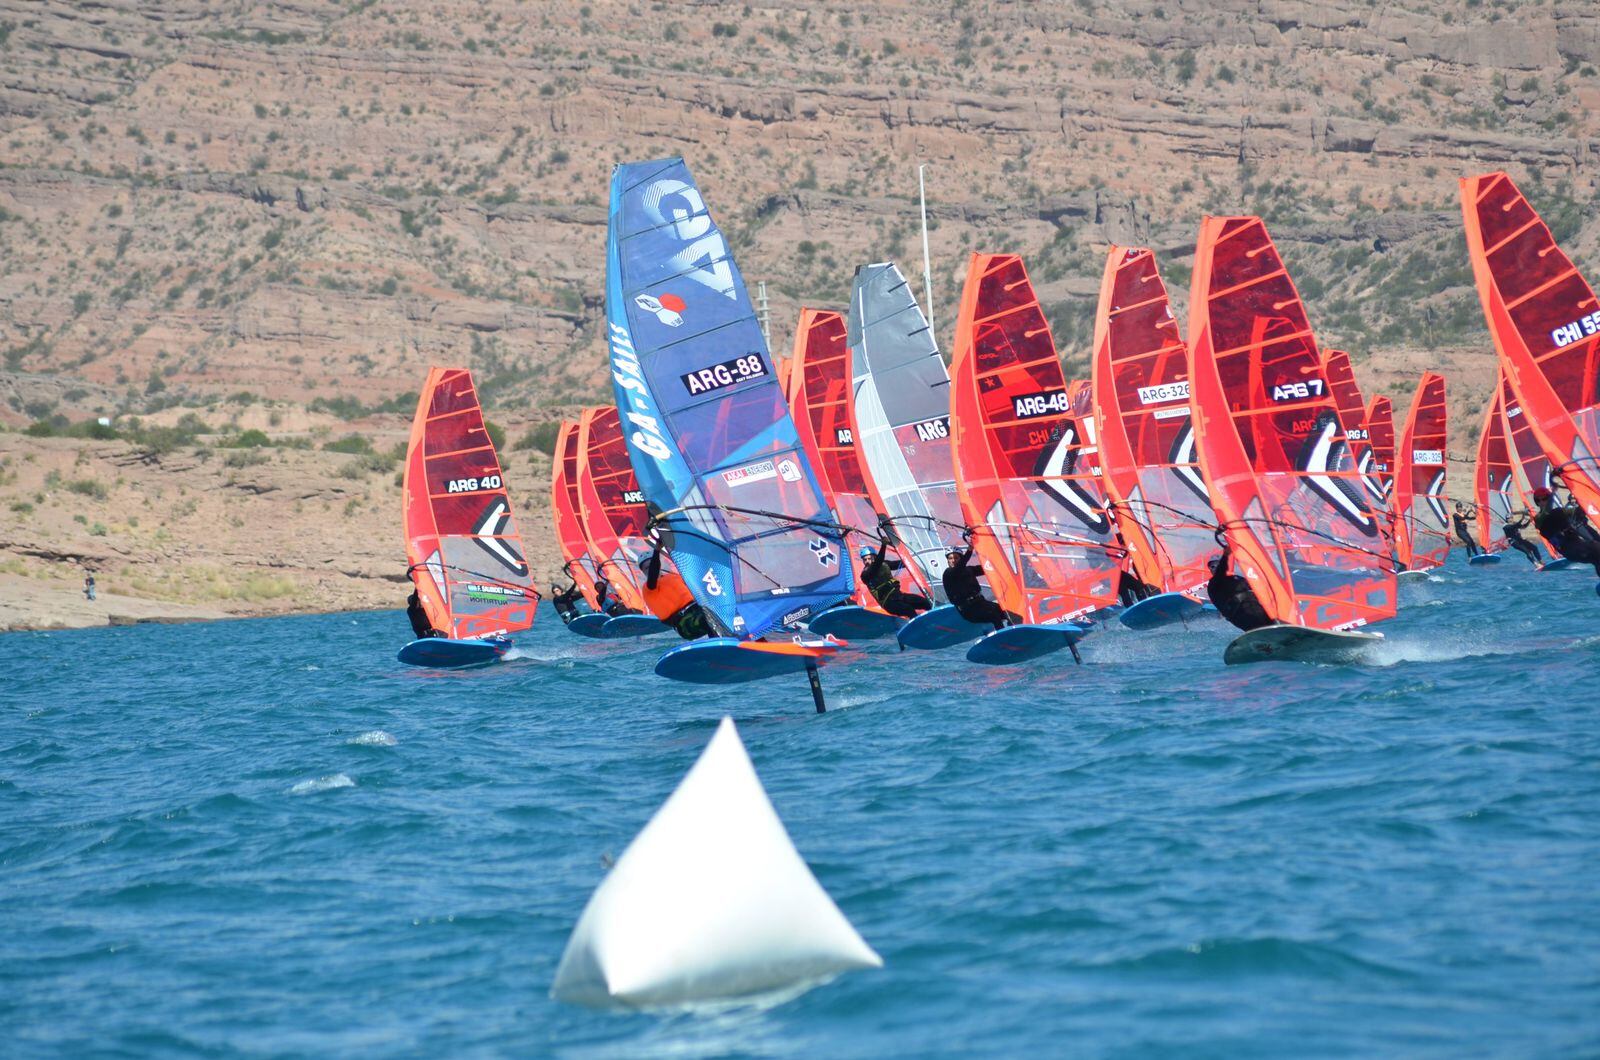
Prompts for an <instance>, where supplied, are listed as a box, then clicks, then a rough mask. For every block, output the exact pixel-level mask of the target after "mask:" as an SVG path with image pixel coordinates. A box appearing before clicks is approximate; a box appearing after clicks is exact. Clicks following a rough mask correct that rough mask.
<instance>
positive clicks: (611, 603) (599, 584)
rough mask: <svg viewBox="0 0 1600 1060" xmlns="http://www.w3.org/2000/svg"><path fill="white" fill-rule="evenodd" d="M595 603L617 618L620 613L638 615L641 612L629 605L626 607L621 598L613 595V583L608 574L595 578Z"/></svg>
mask: <svg viewBox="0 0 1600 1060" xmlns="http://www.w3.org/2000/svg"><path fill="white" fill-rule="evenodd" d="M594 602H595V605H596V606H597V607H598V608H599V609H600V610H601V611H603V612H605V613H606V614H608V615H610V616H611V617H612V618H615V617H616V616H618V615H637V614H638V613H639V612H637V611H635V610H633V609H632V608H629V607H624V606H623V604H622V601H621V600H618V599H617V598H616V597H615V596H612V595H611V583H610V582H609V581H607V580H606V576H605V575H604V574H601V575H600V576H599V577H597V578H595V580H594Z"/></svg>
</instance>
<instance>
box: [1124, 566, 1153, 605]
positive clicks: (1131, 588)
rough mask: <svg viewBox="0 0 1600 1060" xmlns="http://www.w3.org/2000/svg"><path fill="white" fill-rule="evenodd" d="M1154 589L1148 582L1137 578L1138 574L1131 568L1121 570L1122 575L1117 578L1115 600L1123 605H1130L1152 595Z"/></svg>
mask: <svg viewBox="0 0 1600 1060" xmlns="http://www.w3.org/2000/svg"><path fill="white" fill-rule="evenodd" d="M1155 594H1156V590H1155V589H1154V588H1153V587H1151V585H1150V584H1149V583H1148V582H1142V581H1140V580H1139V576H1138V575H1136V574H1134V573H1133V571H1131V570H1125V571H1123V572H1122V577H1120V578H1118V579H1117V601H1118V602H1119V603H1121V604H1122V606H1123V607H1132V606H1133V605H1134V604H1136V603H1138V602H1139V601H1140V600H1143V599H1145V598H1146V597H1150V596H1154V595H1155Z"/></svg>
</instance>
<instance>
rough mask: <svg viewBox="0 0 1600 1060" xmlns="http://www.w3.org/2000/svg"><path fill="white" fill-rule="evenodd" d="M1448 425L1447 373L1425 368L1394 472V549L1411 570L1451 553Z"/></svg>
mask: <svg viewBox="0 0 1600 1060" xmlns="http://www.w3.org/2000/svg"><path fill="white" fill-rule="evenodd" d="M1446 427H1447V423H1446V413H1445V404H1444V376H1442V375H1440V374H1438V373H1437V372H1424V373H1422V381H1421V382H1419V383H1418V384H1417V395H1416V397H1415V398H1413V399H1412V401H1411V412H1410V413H1409V414H1408V415H1407V416H1406V429H1405V431H1404V432H1403V433H1402V434H1401V436H1400V449H1399V452H1398V453H1397V454H1396V457H1397V458H1398V463H1397V464H1396V465H1395V474H1394V553H1395V558H1397V559H1398V560H1399V561H1400V562H1401V563H1402V564H1404V565H1405V567H1404V569H1406V570H1429V569H1431V568H1433V567H1438V566H1442V565H1443V564H1444V561H1445V557H1447V556H1449V555H1450V513H1449V511H1448V510H1447V509H1446V508H1445V505H1446V504H1447V503H1448V501H1449V498H1448V497H1446V496H1445V492H1444V484H1445V470H1446V468H1445V433H1446Z"/></svg>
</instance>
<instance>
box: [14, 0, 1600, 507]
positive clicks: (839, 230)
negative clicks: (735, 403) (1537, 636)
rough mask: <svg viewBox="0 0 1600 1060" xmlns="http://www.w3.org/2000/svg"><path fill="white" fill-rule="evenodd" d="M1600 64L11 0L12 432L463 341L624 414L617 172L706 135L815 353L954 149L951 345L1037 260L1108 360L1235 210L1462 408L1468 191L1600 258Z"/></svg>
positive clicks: (888, 26) (565, 13) (697, 154)
mask: <svg viewBox="0 0 1600 1060" xmlns="http://www.w3.org/2000/svg"><path fill="white" fill-rule="evenodd" d="M952 12H953V13H952ZM1596 67H1600V13H1597V11H1596V10H1595V8H1594V6H1593V5H1592V4H1587V3H1580V2H1575V0H1560V2H1556V3H1552V4H1548V5H1544V6H1541V7H1537V8H1527V7H1526V6H1525V5H1508V4H1506V3H1498V4H1496V3H1484V4H1479V5H1469V4H1468V3H1466V2H1465V0H1462V2H1457V3H1448V4H1443V5H1413V6H1412V7H1411V8H1409V9H1407V8H1399V7H1396V6H1395V5H1385V6H1382V7H1381V8H1376V9H1375V8H1373V7H1371V6H1369V5H1367V4H1365V3H1357V2H1355V0H1335V2H1331V3H1323V2H1315V3H1314V2H1309V0H1307V2H1301V0H1221V2H1213V0H1204V2H1202V0H1115V2H1108V0H1080V2H1076V3H1071V4H1067V3H1060V4H998V5H989V6H972V7H970V8H956V9H951V8H949V7H942V8H937V9H935V8H930V7H928V6H927V5H915V4H909V3H904V2H900V0H893V2H890V0H884V2H879V3H872V2H868V3H863V4H852V5H849V6H848V7H839V6H837V5H831V4H823V3H820V2H798V3H784V4H774V3H766V4H752V5H750V6H749V9H748V14H747V13H746V8H745V6H744V5H725V4H714V3H698V4H693V5H682V4H676V3H658V2H644V0H633V2H627V0H590V2H587V3H582V4H574V5H555V4H539V5H527V4H519V3H513V2H512V0H489V2H487V3H485V4H482V5H476V6H474V7H473V8H472V9H471V10H470V11H467V10H463V9H462V8H461V7H460V5H456V4H448V3H444V2H442V0H386V2H385V3H383V4H378V5H372V4H359V3H344V4H341V3H332V2H321V0H278V2H271V3H264V4H262V3H253V2H246V0H227V2H224V3H210V4H206V3H200V2H198V0H166V2H148V0H138V2H135V0H111V2H107V3H102V4H96V5H93V6H84V5H80V4H72V3H67V2H65V0H38V2H35V0H0V144H3V145H4V147H3V149H0V160H3V161H4V163H5V165H4V167H3V168H0V211H3V212H0V353H5V355H6V363H5V365H4V366H3V367H5V368H7V369H11V370H14V371H16V372H18V373H19V374H18V375H17V376H15V377H6V379H5V381H4V383H3V385H0V422H3V423H5V424H9V425H13V426H16V425H21V424H23V423H26V422H28V421H30V420H31V419H34V418H37V415H38V411H39V410H40V409H49V410H54V411H58V412H63V413H66V414H68V415H69V416H70V418H74V419H78V418H81V417H83V416H85V415H89V414H91V413H94V412H97V411H107V412H110V411H117V410H121V411H135V412H137V411H143V410H145V409H146V406H147V405H148V404H149V403H150V402H152V401H160V402H163V403H164V402H168V401H171V400H173V399H175V398H185V399H187V400H191V401H195V400H203V399H207V398H216V397H221V396H224V395H230V394H234V393H236V392H238V391H241V390H243V391H250V392H251V393H253V394H255V395H258V396H260V397H263V398H273V399H284V400H287V401H289V402H292V403H300V404H304V403H307V402H310V401H312V400H313V399H316V398H324V399H333V398H339V399H345V400H347V401H348V402H353V403H356V404H359V405H363V406H368V407H371V406H375V405H377V404H379V403H381V402H386V401H392V400H393V399H394V398H395V397H396V396H397V395H400V394H403V393H405V392H407V391H414V390H415V389H416V387H417V385H418V381H419V380H420V379H421V377H422V374H423V372H424V370H425V369H426V367H427V365H428V364H430V363H433V362H452V363H465V364H468V365H470V366H472V367H473V368H474V369H475V370H477V371H478V373H479V375H480V378H493V379H495V380H496V381H497V384H496V386H494V387H493V388H491V390H490V393H489V402H490V405H491V409H494V408H495V407H496V406H498V407H499V408H500V409H502V410H515V411H516V412H517V413H518V414H519V415H521V416H526V417H527V418H528V419H530V420H533V421H537V420H539V419H541V418H544V417H547V416H549V415H553V414H557V413H559V412H560V411H561V410H562V409H568V408H572V407H575V406H576V405H577V404H579V403H582V402H584V401H588V400H593V399H597V398H602V397H604V396H605V394H606V393H607V376H606V374H605V369H604V359H603V358H604V352H603V347H602V344H601V324H602V316H603V306H602V291H603V260H604V258H603V253H604V239H605V220H606V204H605V196H606V185H607V179H608V176H609V171H610V166H611V164H612V163H613V162H615V161H617V160H619V159H623V158H639V157H650V156H662V155H669V154H677V153H681V154H684V155H685V156H686V157H687V158H688V159H689V160H690V163H691V165H692V167H693V169H694V172H695V174H696V176H697V177H698V178H699V180H700V181H701V183H702V186H703V187H704V190H705V192H706V195H707V198H708V200H709V202H710V204H711V206H712V209H713V210H714V211H715V212H716V214H717V216H718V219H719V221H720V222H721V224H722V226H723V228H724V231H725V232H726V233H727V234H728V235H729V237H730V239H731V240H732V242H733V245H734V249H735V252H736V254H737V255H738V258H739V262H740V265H741V267H742V269H743V271H744V273H745V275H746V277H747V278H748V279H749V280H751V281H752V282H753V281H755V280H763V279H764V280H766V281H768V292H769V295H770V296H771V301H772V329H773V345H774V346H776V347H778V348H779V349H783V348H786V347H787V346H788V344H789V341H790V340H789V336H790V329H791V328H792V327H793V323H794V320H795V317H796V315H797V312H798V309H799V307H800V306H801V304H803V303H804V304H815V305H822V306H827V305H832V306H835V307H841V306H842V305H843V304H844V302H845V300H846V298H847V297H848V284H849V279H850V275H851V272H852V270H853V267H854V266H855V265H856V264H857V263H859V262H862V261H869V260H881V259H883V258H897V259H899V260H901V261H903V262H905V263H906V264H907V266H908V269H907V271H908V273H912V274H915V273H916V271H917V270H916V259H917V258H918V257H919V256H920V250H921V247H920V239H919V237H918V233H917V228H916V224H917V214H916V200H915V192H916V165H917V164H918V163H923V162H925V163H929V164H930V168H929V170H928V179H929V192H930V195H931V202H930V215H931V220H932V222H933V224H934V226H935V227H934V231H933V233H932V244H933V253H934V256H935V305H936V310H937V312H936V325H937V333H938V334H939V335H941V336H943V337H947V336H949V335H950V334H951V333H952V331H953V328H952V318H953V314H954V309H955V305H956V302H957V296H958V294H959V290H960V285H961V281H962V278H963V275H964V271H965V265H966V260H967V256H968V254H969V253H970V252H972V251H974V250H985V251H995V250H1015V251H1018V252H1020V253H1022V254H1023V255H1024V256H1025V258H1026V260H1027V262H1028V265H1029V268H1030V271H1031V273H1032V275H1033V278H1034V280H1035V283H1036V286H1037V287H1038V289H1039V291H1040V293H1041V296H1042V297H1043V299H1044V301H1045V302H1046V304H1047V307H1048V309H1049V312H1050V314H1051V319H1052V323H1053V326H1054V329H1055V332H1056V337H1057V341H1058V344H1059V345H1060V346H1061V347H1062V349H1063V353H1064V355H1065V357H1066V358H1067V362H1068V366H1069V370H1071V371H1072V372H1074V373H1078V372H1084V371H1086V370H1087V367H1086V364H1087V358H1086V355H1087V350H1088V343H1089V334H1090V329H1091V325H1092V319H1091V317H1092V309H1093V301H1094V297H1095V292H1096V291H1097V289H1098V284H1099V275H1100V269H1101V265H1102V262H1103V257H1104V252H1105V248H1106V246H1107V244H1109V243H1111V242H1128V243H1149V244H1151V245H1152V246H1154V247H1156V248H1157V251H1158V253H1159V254H1160V256H1161V263H1162V266H1163V268H1164V269H1165V270H1167V271H1168V273H1169V276H1168V278H1169V283H1170V285H1171V287H1172V288H1173V291H1174V295H1175V300H1176V302H1177V307H1178V309H1179V312H1180V313H1182V311H1183V310H1184V309H1185V308H1186V302H1187V290H1186V288H1187V276H1188V255H1189V252H1190V247H1191V246H1192V239H1193V234H1194V231H1195V228H1196V225H1197V222H1198V219H1199V217H1200V215H1201V214H1202V213H1205V212H1224V213H1231V212H1257V213H1261V214H1263V215H1265V216H1266V217H1267V218H1268V220H1269V222H1270V224H1271V226H1272V229H1273V231H1274V233H1275V234H1276V235H1277V236H1278V238H1279V239H1280V242H1281V243H1282V245H1283V251H1284V255H1285V257H1286V259H1287V261H1288V262H1289V265H1290V267H1291V269H1292V270H1293V272H1294V275H1295V278H1296V280H1297V281H1298V282H1299V283H1300V284H1301V286H1302V288H1303V290H1304V291H1305V292H1306V296H1307V302H1308V305H1309V307H1310V311H1311V316H1312V320H1313V323H1314V324H1315V325H1316V326H1317V327H1318V329H1319V333H1320V334H1321V337H1322V338H1323V339H1324V341H1325V342H1326V343H1327V344H1329V345H1340V346H1345V347H1348V348H1349V349H1351V350H1352V352H1353V353H1354V355H1355V360H1356V368H1357V372H1358V374H1359V375H1360V376H1361V378H1362V381H1363V382H1364V383H1367V384H1368V385H1369V386H1372V385H1379V384H1382V385H1385V386H1393V387H1394V390H1395V393H1396V395H1397V396H1399V397H1400V398H1401V401H1400V403H1401V409H1397V412H1400V413H1402V414H1403V406H1404V401H1405V397H1404V395H1403V394H1402V391H1404V394H1408V393H1409V390H1407V389H1405V388H1404V387H1403V385H1402V384H1403V379H1402V378H1401V376H1400V375H1399V374H1398V372H1397V371H1396V370H1395V368H1396V366H1401V365H1407V366H1409V365H1410V364H1411V362H1412V361H1413V360H1419V359H1420V360H1426V361H1428V362H1429V363H1437V362H1438V361H1439V360H1440V359H1441V358H1442V357H1444V356H1445V355H1443V354H1438V355H1435V354H1433V353H1431V352H1430V353H1428V354H1427V355H1426V356H1425V357H1424V356H1423V354H1422V352H1421V351H1425V350H1429V349H1430V347H1440V346H1449V347H1453V348H1456V349H1459V350H1461V351H1462V352H1461V353H1460V354H1459V364H1458V365H1457V370H1458V372H1459V377H1458V378H1453V379H1452V392H1451V393H1452V400H1453V402H1454V401H1457V400H1459V401H1460V406H1459V407H1461V408H1462V409H1463V411H1464V413H1465V411H1466V410H1468V409H1470V408H1471V406H1472V405H1473V404H1474V403H1475V402H1477V401H1479V400H1480V399H1481V396H1482V395H1483V394H1484V393H1486V392H1487V390H1488V387H1489V384H1490V380H1491V376H1492V372H1491V369H1492V361H1491V360H1489V359H1488V358H1486V357H1483V356H1482V355H1481V354H1479V353H1477V352H1475V351H1478V350H1486V349H1487V335H1486V334H1485V333H1484V332H1483V330H1482V326H1481V322H1480V321H1479V315H1478V311H1477V307H1476V302H1475V298H1474V295H1473V291H1472V287H1471V277H1470V272H1469V270H1468V269H1467V263H1466V261H1465V256H1464V247H1463V245H1462V242H1461V238H1460V235H1459V219H1458V211H1457V207H1456V204H1455V194H1456V192H1455V178H1456V177H1457V176H1458V175H1460V174H1462V173H1466V172H1473V171H1481V170H1485V169H1492V168H1500V167H1504V168H1508V169H1510V170H1511V171H1512V172H1513V174H1514V175H1516V176H1517V177H1518V179H1519V180H1520V181H1523V183H1524V187H1526V188H1527V189H1528V190H1529V193H1530V196H1531V197H1532V198H1533V199H1534V200H1535V202H1536V203H1537V204H1538V205H1539V206H1540V207H1541V209H1544V210H1546V212H1547V216H1551V217H1552V219H1553V221H1554V223H1556V224H1557V226H1558V230H1559V232H1560V234H1561V235H1562V236H1563V238H1564V239H1565V240H1566V241H1567V245H1568V247H1569V249H1570V250H1571V251H1572V252H1573V253H1574V255H1575V257H1576V258H1577V259H1578V260H1579V261H1580V263H1581V264H1582V263H1587V264H1588V265H1589V267H1590V268H1591V269H1600V226H1597V225H1596V224H1595V223H1594V222H1593V221H1592V220H1591V214H1592V212H1591V211H1588V210H1587V209H1583V208H1581V204H1584V203H1586V202H1587V201H1588V200H1589V199H1590V198H1591V197H1592V195H1593V192H1594V171H1595V147H1596V138H1597V135H1600V117H1597V115H1600V76H1597V75H1596ZM1449 356H1458V355H1456V354H1451V355H1449ZM501 415H503V416H505V415H506V413H504V412H503V413H501ZM508 418H510V417H508ZM1472 422H1475V417H1474V416H1473V415H1471V414H1463V415H1461V416H1458V417H1457V418H1456V423H1457V425H1458V426H1462V429H1463V430H1466V429H1467V427H1466V426H1464V425H1467V424H1470V423H1472ZM389 429H398V421H396V422H395V423H392V424H390V426H389ZM1463 437H1464V436H1463ZM1463 446H1464V443H1463ZM1462 451H1463V452H1465V451H1466V450H1465V448H1464V447H1463V450H1462ZM530 485H531V484H530ZM542 493H543V491H542V490H538V489H532V490H530V496H531V501H530V503H536V504H542V503H543V499H542ZM285 494H286V491H283V490H279V491H277V492H276V493H264V494H262V495H261V497H262V498H264V499H263V501H262V503H267V501H266V500H265V498H271V497H274V496H279V495H285Z"/></svg>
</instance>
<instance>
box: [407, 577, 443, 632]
mask: <svg viewBox="0 0 1600 1060" xmlns="http://www.w3.org/2000/svg"><path fill="white" fill-rule="evenodd" d="M406 617H407V618H409V619H410V620H411V632H413V633H415V634H416V635H417V639H418V640H426V639H427V638H429V637H443V636H444V634H443V633H440V632H439V631H438V630H436V629H434V628H433V623H431V622H429V621H428V612H427V611H426V610H424V609H423V606H422V598H421V597H419V596H418V595H417V591H416V590H415V589H413V590H411V595H410V596H408V597H407V598H406Z"/></svg>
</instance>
